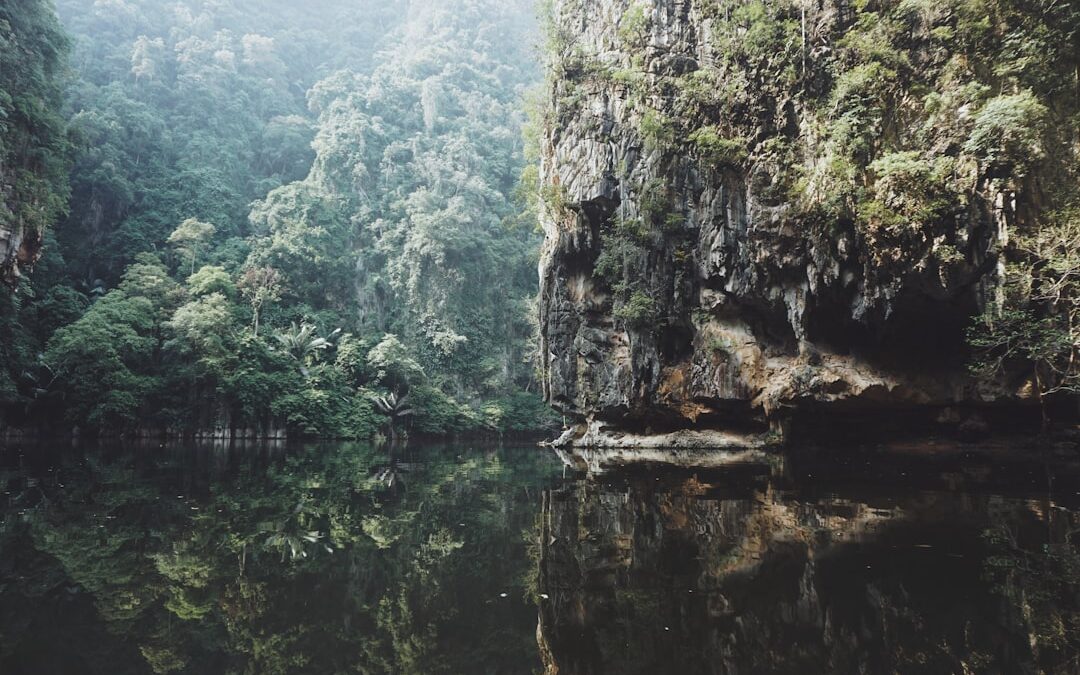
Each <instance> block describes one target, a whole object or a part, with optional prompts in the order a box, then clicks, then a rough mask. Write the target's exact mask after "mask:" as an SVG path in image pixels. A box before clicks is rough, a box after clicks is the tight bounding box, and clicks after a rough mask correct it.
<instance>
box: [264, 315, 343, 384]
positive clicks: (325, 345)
mask: <svg viewBox="0 0 1080 675" xmlns="http://www.w3.org/2000/svg"><path fill="white" fill-rule="evenodd" d="M340 332H341V329H340V328H338V329H337V330H335V331H333V332H332V333H330V334H329V335H327V336H326V337H322V336H321V335H318V334H317V333H316V328H315V326H313V325H312V324H310V323H304V324H300V325H297V324H296V323H295V322H294V323H293V324H292V326H290V327H289V328H287V329H286V330H279V331H276V332H275V333H274V339H275V340H277V342H278V344H279V345H281V348H282V349H284V350H285V353H286V354H288V355H289V356H291V357H293V358H294V359H296V361H297V362H298V363H299V364H300V372H301V373H303V374H304V375H305V376H307V374H308V370H307V367H306V366H307V365H308V362H309V360H310V359H311V358H312V357H313V356H314V355H315V354H317V353H318V352H321V351H324V350H326V349H329V348H330V347H331V346H333V339H334V338H335V337H337V335H338V334H339V333H340Z"/></svg>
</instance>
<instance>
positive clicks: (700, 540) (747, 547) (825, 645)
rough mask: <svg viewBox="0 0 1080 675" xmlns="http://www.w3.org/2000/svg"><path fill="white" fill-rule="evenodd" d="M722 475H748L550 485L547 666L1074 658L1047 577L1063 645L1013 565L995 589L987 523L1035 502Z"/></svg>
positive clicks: (994, 665)
mask: <svg viewBox="0 0 1080 675" xmlns="http://www.w3.org/2000/svg"><path fill="white" fill-rule="evenodd" d="M733 483H734V484H737V485H741V486H742V487H737V488H730V487H724V486H722V485H717V484H714V483H710V482H702V481H700V480H698V479H697V478H690V479H679V480H675V481H673V482H667V483H662V482H659V481H657V480H656V479H655V478H643V479H641V480H640V481H631V482H629V483H624V484H619V485H611V484H597V483H594V482H590V481H581V482H578V483H576V484H572V485H568V486H567V487H565V488H563V489H561V490H556V491H552V492H550V493H548V494H546V495H545V500H544V520H543V532H542V537H543V539H542V550H541V557H540V568H539V572H540V580H539V584H540V591H541V593H542V594H543V595H542V596H541V597H542V598H545V596H546V598H545V599H543V600H542V602H541V609H540V626H539V630H538V638H539V640H540V646H541V652H542V654H543V655H544V658H545V663H546V666H547V672H548V673H552V674H554V673H559V674H560V675H579V674H581V675H586V674H593V673H596V674H599V673H604V674H618V673H668V672H670V673H768V672H776V673H824V672H829V673H883V672H903V673H909V672H931V673H938V672H941V673H952V672H1038V671H1039V670H1041V668H1037V667H1036V664H1040V665H1042V666H1046V665H1048V664H1050V666H1051V667H1050V670H1052V671H1053V672H1076V670H1075V668H1073V669H1072V670H1070V669H1069V668H1066V667H1064V666H1062V665H1061V664H1062V663H1065V662H1066V661H1067V660H1068V659H1067V657H1068V655H1069V653H1070V652H1069V648H1070V645H1073V646H1075V642H1074V641H1073V639H1074V635H1073V634H1070V632H1069V631H1070V630H1072V629H1074V628H1075V626H1071V625H1070V624H1069V618H1070V617H1075V616H1077V614H1076V613H1075V611H1073V612H1071V613H1070V612H1057V613H1056V614H1053V612H1050V611H1049V610H1048V605H1055V604H1064V603H1065V601H1061V602H1057V601H1055V600H1054V599H1053V598H1050V599H1049V600H1048V601H1047V599H1046V596H1047V595H1052V594H1053V593H1054V592H1055V591H1054V590H1049V591H1046V590H1040V597H1042V598H1043V600H1044V603H1043V605H1042V606H1040V607H1037V608H1035V609H1036V610H1037V611H1038V612H1040V613H1041V614H1042V615H1044V616H1046V615H1048V614H1053V615H1054V616H1055V617H1056V618H1055V619H1054V620H1053V621H1049V622H1044V623H1049V624H1053V625H1056V626H1059V627H1060V628H1061V630H1060V631H1059V635H1058V636H1057V637H1058V638H1060V641H1061V644H1062V645H1063V646H1059V648H1057V649H1056V651H1054V650H1050V651H1048V650H1047V649H1046V648H1045V647H1044V646H1042V644H1041V642H1040V640H1041V639H1042V638H1039V639H1037V637H1038V636H1037V635H1036V633H1038V632H1039V631H1040V630H1042V632H1044V633H1047V634H1049V633H1052V630H1051V629H1049V628H1046V627H1045V626H1043V627H1040V626H1037V625H1035V623H1033V617H1032V616H1031V614H1032V606H1031V603H1030V602H1029V601H1028V600H1026V599H1025V598H1027V597H1028V595H1031V596H1035V595H1036V594H1035V593H1034V590H1035V589H1033V588H1028V589H1025V588H1021V589H1019V590H1018V589H1017V586H1018V585H1019V586H1023V585H1024V583H1025V581H1024V580H1023V579H1019V578H1018V577H1017V576H1016V575H1015V573H1013V576H1010V577H1009V583H1010V584H1011V585H1012V586H1011V588H1010V590H1009V591H1008V592H1005V593H1001V592H1000V589H999V588H997V587H995V586H993V585H992V575H990V574H988V572H987V571H988V569H989V567H988V564H989V563H990V562H991V561H994V560H999V559H1001V556H998V555H996V552H994V553H995V556H994V557H991V551H990V550H989V548H988V547H990V546H993V542H992V541H990V540H988V539H987V538H986V537H985V536H984V534H983V533H984V531H986V530H988V529H992V528H999V527H1004V528H1007V529H1008V531H1010V532H1020V533H1024V532H1026V533H1027V535H1028V538H1029V539H1031V535H1032V534H1033V533H1034V534H1036V536H1035V539H1038V537H1039V536H1044V535H1045V533H1046V531H1047V526H1046V523H1045V522H1040V513H1039V509H1038V508H1033V507H1032V505H1031V504H1029V503H1027V502H1020V501H1015V502H1014V501H1006V500H1003V499H1001V498H996V497H987V496H981V497H978V496H963V497H961V496H956V495H951V494H948V493H943V492H926V493H922V494H918V493H916V496H914V497H911V498H905V499H901V500H897V499H888V498H881V499H863V500H859V499H845V498H842V497H836V496H829V497H821V498H814V497H810V496H808V497H801V496H799V497H796V496H793V495H792V493H791V492H789V491H788V490H787V489H785V490H780V489H778V487H777V485H778V479H774V478H770V477H766V476H758V477H756V478H754V479H752V480H750V479H747V478H746V477H745V476H744V477H742V478H741V479H740V480H737V481H733ZM786 487H790V486H786ZM1067 520H1068V521H1069V522H1070V523H1071V524H1072V526H1073V527H1075V526H1076V518H1075V517H1074V516H1071V515H1069V516H1068V517H1067ZM1058 529H1059V530H1061V528H1058ZM1065 529H1067V528H1065ZM1057 536H1059V538H1060V536H1064V535H1063V531H1061V532H1058V534H1057ZM1021 538H1023V537H1021ZM1032 541H1034V540H1032ZM1035 548H1041V547H1040V546H1035ZM1072 559H1074V560H1075V553H1072ZM1018 567H1019V566H1018ZM1065 569H1066V570H1067V569H1068V568H1065ZM1041 578H1042V579H1045V575H1044V576H1043V577H1041ZM1030 581H1031V580H1030V579H1029V580H1028V582H1030ZM1067 585H1068V584H1067ZM1074 586H1075V583H1072V584H1071V585H1070V588H1072V587H1074ZM1050 588H1051V589H1053V588H1054V587H1053V586H1052V585H1051V587H1050ZM1025 590H1026V591H1027V595H1025ZM1059 590H1060V588H1059ZM1025 603H1027V604H1025ZM1059 609H1060V608H1059ZM1036 623H1037V622H1036Z"/></svg>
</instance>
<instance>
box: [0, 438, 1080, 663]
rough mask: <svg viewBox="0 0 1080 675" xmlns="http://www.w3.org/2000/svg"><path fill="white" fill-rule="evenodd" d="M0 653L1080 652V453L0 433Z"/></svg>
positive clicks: (318, 659) (637, 657) (552, 655)
mask: <svg viewBox="0 0 1080 675" xmlns="http://www.w3.org/2000/svg"><path fill="white" fill-rule="evenodd" d="M0 493H2V494H0V673H4V674H5V675H15V674H22V673H28V674H29V673H34V674H35V675H38V674H42V673H109V674H119V673H200V674H203V673H470V674H471V673H537V672H548V673H559V674H560V675H577V674H596V675H600V674H609V673H611V674H622V673H641V674H645V673H680V674H681V673H733V674H734V673H739V674H744V673H888V672H898V673H962V672H976V673H1029V672H1030V673H1037V672H1054V673H1057V672H1067V673H1072V672H1080V662H1078V654H1080V546H1078V544H1077V542H1076V541H1075V540H1076V538H1077V533H1078V532H1080V469H1078V468H1077V466H1076V464H1075V462H1074V461H1073V460H1071V459H1063V458H1061V457H1060V456H1055V455H1047V456H1042V455H1040V454H1035V455H1030V454H1025V455H1024V456H1017V455H1016V454H1009V453H1000V452H998V453H993V452H991V453H983V452H978V448H973V449H971V450H970V451H964V452H954V453H949V454H946V455H941V456H939V455H932V454H929V453H927V452H925V451H924V450H922V449H918V448H912V449H909V451H906V452H900V451H890V452H884V451H880V450H874V449H849V450H843V451H840V450H835V451H825V450H822V449H816V450H811V449H802V450H799V449H794V450H790V451H788V452H786V453H784V454H781V455H775V456H771V457H769V458H767V459H766V460H765V461H760V462H755V463H742V464H737V465H733V466H730V467H727V468H724V469H717V470H711V471H708V472H702V471H697V472H695V471H687V470H682V471H672V470H659V469H653V470H651V471H648V470H643V469H636V470H627V471H622V472H612V473H608V474H605V475H602V476H595V477H588V476H581V475H574V474H572V473H568V472H567V471H566V470H565V469H564V468H563V465H562V464H561V462H559V461H558V459H557V458H555V457H554V455H553V454H551V453H549V452H547V451H544V450H541V449H538V448H536V447H531V446H528V445H514V444H506V445H494V444H491V445H483V444H472V445H454V444H444V445H428V444H416V443H414V444H412V445H411V446H409V447H407V448H404V449H395V450H393V451H390V450H388V449H386V448H376V447H372V446H368V445H357V444H324V445H311V446H304V447H283V446H278V447H265V446H251V447H231V448H230V447H224V446H217V447H199V448H188V447H156V446H154V447H144V446H133V447H119V446H110V447H102V448H86V447H83V448H71V447H68V448H59V447H54V448H43V447H40V446H34V447H31V446H26V447H21V448H20V447H17V446H11V447H8V448H6V449H4V450H0Z"/></svg>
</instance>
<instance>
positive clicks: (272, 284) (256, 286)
mask: <svg viewBox="0 0 1080 675" xmlns="http://www.w3.org/2000/svg"><path fill="white" fill-rule="evenodd" d="M239 285H240V292H241V293H243V295H244V297H245V298H247V301H248V303H249V304H250V305H251V333H252V335H258V334H259V317H260V315H261V313H262V310H263V307H264V306H265V305H266V304H267V303H268V302H273V301H274V300H277V299H279V298H280V297H281V292H282V287H283V285H282V278H281V273H280V272H278V271H277V270H276V269H274V268H273V267H248V268H246V269H245V270H244V272H243V275H242V276H241V277H240V284H239Z"/></svg>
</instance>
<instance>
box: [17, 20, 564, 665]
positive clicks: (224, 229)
mask: <svg viewBox="0 0 1080 675" xmlns="http://www.w3.org/2000/svg"><path fill="white" fill-rule="evenodd" d="M346 5H347V6H346ZM346 5H342V4H340V3H338V4H337V5H334V4H333V3H330V4H320V5H319V7H318V9H317V11H309V9H310V8H302V7H298V6H296V5H295V4H294V3H289V2H285V1H284V0H260V3H259V6H258V7H257V8H250V7H245V8H240V7H239V6H234V5H232V4H229V3H226V4H224V5H220V4H219V5H214V6H213V7H211V6H209V5H206V4H205V3H202V2H196V1H195V0H181V2H179V3H177V4H176V6H175V7H172V6H169V7H166V6H164V5H155V4H154V3H114V4H113V5H109V7H108V8H107V9H103V8H102V7H103V6H101V5H100V3H95V2H93V0H60V2H59V13H60V15H61V17H62V18H63V20H64V21H65V23H66V25H67V28H68V29H69V30H70V31H71V32H72V33H73V35H74V36H75V38H76V39H75V41H74V44H75V45H76V49H75V55H74V57H75V58H74V59H73V61H72V62H73V64H74V67H75V71H76V72H75V73H74V74H73V75H74V77H73V78H72V83H71V87H70V88H69V91H68V105H67V108H68V110H70V111H71V112H70V125H71V129H72V137H73V138H74V140H75V167H74V170H73V171H72V174H71V178H72V192H71V195H70V200H69V199H68V195H67V192H66V191H65V187H64V185H63V184H61V182H56V183H55V184H53V185H52V186H47V185H46V184H45V183H41V184H40V185H39V187H40V188H41V189H42V190H44V189H45V188H46V187H48V190H47V193H46V192H41V190H38V191H39V192H40V194H37V193H35V194H33V195H29V197H27V199H29V198H30V197H32V198H33V199H34V200H36V202H35V203H36V207H35V208H38V207H41V208H40V211H41V213H45V212H48V213H49V214H50V217H51V218H53V219H56V218H57V217H58V216H59V215H60V212H59V211H57V210H56V209H54V208H53V204H52V202H49V203H48V204H47V203H46V202H47V200H54V201H55V202H56V204H57V205H60V206H66V205H67V204H68V203H69V202H70V204H71V207H72V208H71V210H70V213H71V215H70V217H69V218H68V219H67V220H66V221H65V222H63V223H62V224H61V225H60V226H59V227H58V228H57V234H58V237H57V238H58V241H57V242H55V243H53V244H52V245H51V246H50V247H49V248H48V249H47V250H46V257H45V259H43V262H42V268H43V271H45V272H48V274H39V275H38V277H37V278H36V279H35V280H34V281H33V287H32V289H31V288H30V287H28V288H27V292H26V293H25V294H24V295H21V296H14V295H11V296H6V297H4V298H3V301H4V303H5V304H3V305H0V308H2V309H0V336H2V337H3V339H2V340H0V355H2V356H4V357H5V360H6V361H7V363H6V365H7V368H5V369H4V370H3V377H0V399H2V400H3V401H4V404H5V406H4V413H5V417H6V418H7V419H8V420H12V421H15V422H26V423H28V424H29V423H31V422H32V421H36V420H44V419H49V418H52V419H57V418H59V417H60V416H61V415H63V416H65V417H66V419H68V420H69V421H70V422H71V423H72V424H76V425H79V426H80V427H81V428H83V429H85V430H87V431H88V432H93V431H100V432H103V433H121V432H126V431H130V430H132V429H134V428H136V427H143V428H151V429H155V430H160V429H167V430H170V431H183V432H194V431H207V430H210V429H222V428H226V429H234V430H238V431H244V432H248V431H253V432H254V433H271V432H274V433H276V432H278V431H280V430H282V429H286V430H288V431H289V432H290V433H292V434H294V435H300V436H312V435H319V436H327V437H342V436H345V437H370V436H372V435H373V434H374V433H376V431H377V429H378V428H379V426H380V419H379V418H378V415H377V413H376V412H375V410H374V409H373V407H372V403H371V401H372V398H373V397H376V398H378V397H385V396H387V395H389V394H390V393H400V394H404V392H406V391H408V390H410V389H411V388H413V387H417V386H423V387H427V388H428V389H429V391H427V392H426V393H425V394H423V395H421V396H420V398H421V399H422V400H423V401H426V402H428V403H430V405H431V407H432V410H430V411H429V410H426V409H425V408H424V405H422V404H420V403H417V402H415V401H414V402H413V403H412V405H413V406H414V408H415V409H416V413H417V414H416V419H417V424H423V425H426V426H425V428H426V429H431V430H440V431H466V430H499V429H502V428H504V422H503V420H507V421H506V422H505V424H514V425H520V424H522V420H521V419H520V418H517V417H515V414H514V413H513V410H514V409H516V408H515V407H513V406H511V407H510V408H506V409H505V410H504V409H503V408H502V407H500V406H499V405H497V404H494V403H490V402H491V401H506V400H511V399H514V397H515V395H516V394H517V393H518V392H520V391H521V390H523V389H525V388H527V387H530V386H531V385H532V378H533V373H532V371H531V369H530V367H529V363H528V359H526V358H525V354H526V353H527V352H528V350H529V349H530V348H531V347H530V346H531V344H532V336H533V330H534V327H533V322H532V321H531V320H530V317H529V314H528V302H527V299H528V298H529V297H531V295H532V293H533V288H534V285H535V279H534V278H533V277H534V274H533V273H531V272H530V271H529V270H530V269H534V268H535V251H536V248H537V245H538V238H537V234H536V231H535V228H534V227H533V226H532V222H531V221H530V219H532V220H535V216H534V215H533V216H530V215H529V214H530V213H533V214H535V208H536V207H537V206H538V204H537V203H536V199H537V198H538V197H541V196H542V195H541V190H540V189H539V186H538V183H537V181H536V180H535V179H534V180H533V181H532V183H531V185H530V183H529V178H528V175H527V174H524V175H523V171H522V169H523V167H524V166H525V157H524V152H523V149H522V147H521V143H520V135H519V130H520V128H521V126H522V123H523V119H522V116H521V114H520V109H519V105H520V100H519V96H520V92H521V91H522V90H523V89H524V88H525V87H527V86H528V85H529V84H530V83H531V82H532V81H533V80H534V77H535V72H534V70H535V63H534V62H533V59H532V55H531V54H530V53H529V50H528V45H529V41H528V39H527V36H528V35H529V34H530V32H531V29H532V24H531V18H530V9H529V8H528V7H526V6H525V4H524V3H509V4H508V3H500V2H494V0H482V1H481V2H475V1H472V0H454V1H453V2H449V3H422V5H418V6H416V7H410V8H408V11H406V7H405V5H404V4H403V3H398V2H390V3H386V2H381V1H379V2H377V1H375V0H362V1H361V2H359V3H346ZM5 20H7V21H9V23H4V21H5ZM9 24H10V25H9ZM495 27H498V30H494V28H495ZM9 29H10V30H9ZM0 45H3V46H4V47H5V48H4V49H3V50H2V54H0V66H3V67H2V68H0V158H2V160H0V173H3V172H4V171H5V170H6V169H4V167H7V166H8V163H7V158H6V156H5V155H3V152H5V151H6V150H7V149H8V147H9V146H8V145H7V144H8V142H9V136H8V135H4V134H6V133H7V131H8V130H9V126H10V123H9V122H8V120H9V118H10V119H15V118H14V117H11V116H10V115H8V108H7V107H5V106H6V105H7V104H8V103H9V102H12V105H15V104H18V105H22V101H21V100H16V99H17V98H18V97H15V96H13V95H10V94H8V93H6V92H8V91H9V90H14V88H15V84H11V85H10V87H9V82H15V81H16V80H18V81H17V83H16V84H17V85H18V88H20V90H21V91H23V92H24V93H25V96H26V97H27V98H28V99H29V98H33V97H37V98H34V101H35V103H34V105H35V106H37V107H36V108H35V110H37V109H38V108H40V110H39V111H38V112H40V113H41V114H40V115H38V117H37V118H35V120H34V121H33V122H34V124H36V125H38V126H37V127H35V128H34V129H31V130H24V129H23V128H22V127H21V126H20V127H18V129H16V127H10V129H11V130H13V131H18V132H19V133H20V134H25V133H29V132H30V131H33V132H34V133H36V134H38V135H39V138H38V140H40V141H41V142H42V143H43V144H45V145H43V146H42V147H41V148H38V151H40V157H39V158H40V159H41V160H42V163H41V164H40V165H35V166H33V167H32V168H33V170H34V171H38V170H39V169H40V170H41V171H38V173H39V174H40V176H43V177H46V178H48V177H49V176H46V174H48V173H49V172H50V171H52V169H54V168H56V167H60V168H61V169H62V168H63V163H62V161H61V160H62V157H61V154H62V153H61V151H62V150H65V149H66V146H65V145H64V144H63V140H64V139H63V138H62V134H60V133H59V132H60V131H61V130H62V126H63V124H62V121H61V119H60V117H59V116H58V115H57V113H56V110H57V108H58V105H56V104H58V103H59V100H58V99H59V88H58V83H57V78H56V75H57V73H58V72H59V71H60V68H59V64H60V63H62V62H63V61H64V60H65V59H66V52H65V50H66V43H65V40H64V39H63V37H62V36H61V33H60V31H59V29H58V28H57V26H56V25H55V21H54V20H53V16H52V14H51V12H50V11H48V8H47V7H46V6H45V5H44V4H42V3H38V2H36V0H35V1H34V2H31V3H29V4H27V5H26V8H25V9H22V8H20V9H19V10H15V9H6V8H5V9H4V10H0ZM31 46H33V47H35V48H36V49H37V50H38V51H37V52H35V53H33V54H31V53H30V52H31V50H29V49H23V47H31ZM7 47H11V49H8V48H7ZM24 54H25V56H24ZM31 56H32V57H33V58H31ZM35 59H36V60H35ZM27 75H29V76H32V77H31V78H30V79H29V80H28V79H26V77H24V76H27ZM12 78H15V79H12ZM9 99H10V101H9ZM47 106H52V107H51V108H49V107H47ZM20 124H21V120H20ZM10 138H16V137H15V136H10ZM18 138H19V139H22V140H19V143H20V144H21V145H20V147H21V148H30V147H31V145H32V144H28V141H27V138H26V137H24V136H19V137H18ZM11 142H12V143H14V141H11ZM46 145H47V147H46ZM11 147H14V146H11ZM54 151H55V152H54ZM534 152H535V150H534ZM50 153H51V154H50ZM533 156H534V157H535V154H534V155H533ZM20 161H22V160H20ZM22 165H27V163H26V162H25V161H22V164H20V166H22ZM50 167H51V168H50ZM45 169H49V171H45ZM62 173H63V171H61V174H62ZM5 175H7V174H5ZM50 175H51V174H50ZM519 177H521V179H520V181H519ZM0 182H4V181H0ZM6 184H7V183H6V182H5V185H6ZM515 185H518V189H517V191H516V194H515ZM20 189H21V188H20ZM37 189H38V188H35V190H37ZM27 194H29V193H27ZM518 199H520V200H521V201H518ZM529 200H532V205H531V206H530V205H529V203H528V202H529ZM24 201H25V200H23V197H22V196H20V197H19V200H17V201H12V202H8V201H7V200H5V201H4V204H9V203H11V204H23V203H24ZM25 203H26V204H30V202H29V201H25ZM558 208H568V207H567V206H566V204H565V203H564V204H562V205H560V206H558ZM5 213H6V212H5ZM41 213H39V214H38V215H41ZM4 222H5V221H3V214H2V213H0V227H2V226H3V224H4ZM526 223H528V224H527V225H526ZM178 224H179V225H178ZM34 227H35V228H37V225H34ZM170 247H171V248H172V249H173V250H175V252H176V254H177V258H176V261H175V263H174V265H173V266H174V267H176V268H178V269H175V270H171V271H170V270H169V269H167V268H166V266H165V265H163V264H162V262H161V260H160V259H159V258H158V257H157V256H156V255H153V254H150V253H148V252H150V251H166V250H168V249H169V248H170ZM110 288H111V289H112V290H109V289H110ZM143 319H145V321H144V320H143ZM110 322H116V325H111V323H110ZM246 324H247V325H250V328H245V325H246ZM323 328H325V329H326V330H327V331H330V330H333V332H324V331H323V330H322V329H323ZM384 336H388V337H386V339H384ZM135 337H138V338H139V341H138V342H135V340H134V338H135ZM117 341H119V346H118V345H114V344H111V343H113V342H117ZM46 347H47V348H46ZM136 347H137V348H136ZM39 354H44V359H39V358H38V355H39ZM93 354H100V357H99V358H97V359H96V360H95V358H94V357H93V356H92V355H93ZM94 381H97V387H98V389H99V391H96V390H95V389H94V386H93V384H92V383H93V382H94ZM102 388H104V389H102ZM102 391H104V392H106V394H103V393H102ZM446 392H453V393H454V396H450V395H449V394H447V393H446ZM457 401H468V403H467V404H465V403H458V402H457ZM485 401H487V402H488V403H485ZM495 408H499V409H500V410H501V411H502V412H500V413H498V414H496V413H495V412H494V410H495ZM511 408H512V409H511ZM484 410H486V411H487V412H486V413H485V412H482V411H484ZM28 412H29V414H28ZM421 419H425V420H427V421H426V422H422V423H421V422H419V420H421ZM536 420H537V425H540V424H542V423H543V422H542V421H541V418H540V417H539V416H538V417H537V418H536ZM410 424H412V420H405V421H404V425H405V426H409V425H410ZM173 601H174V602H175V603H177V607H182V606H186V604H185V603H187V601H188V599H185V598H182V597H175V598H173ZM192 606H194V605H192ZM184 611H186V610H184ZM154 653H155V654H158V652H154ZM168 654H169V652H167V651H163V652H160V654H159V656H160V657H161V658H162V659H163V662H168V661H169V657H168Z"/></svg>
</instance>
